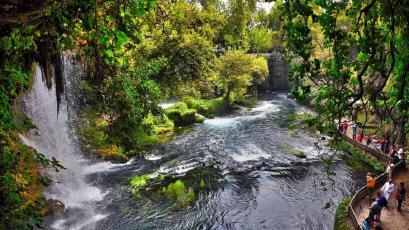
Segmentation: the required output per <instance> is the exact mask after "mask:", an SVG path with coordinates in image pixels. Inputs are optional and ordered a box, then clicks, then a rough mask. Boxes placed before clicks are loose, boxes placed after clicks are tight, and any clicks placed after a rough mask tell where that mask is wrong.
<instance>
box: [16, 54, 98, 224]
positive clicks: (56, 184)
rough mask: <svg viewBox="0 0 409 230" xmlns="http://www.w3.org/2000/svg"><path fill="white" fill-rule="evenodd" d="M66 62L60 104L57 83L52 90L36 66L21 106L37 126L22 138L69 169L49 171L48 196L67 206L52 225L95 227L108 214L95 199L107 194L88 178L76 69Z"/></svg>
mask: <svg viewBox="0 0 409 230" xmlns="http://www.w3.org/2000/svg"><path fill="white" fill-rule="evenodd" d="M63 62H64V63H63V70H64V73H63V74H64V79H65V90H64V92H63V93H62V95H61V97H60V99H59V100H60V104H59V103H57V98H58V97H57V95H56V84H55V82H53V83H52V87H51V89H48V88H47V86H46V84H44V82H43V76H42V71H41V69H40V67H39V65H38V64H37V65H36V68H35V73H34V79H33V81H34V82H33V84H32V88H31V90H30V92H28V93H27V94H26V95H24V96H23V98H22V100H21V103H20V107H21V109H22V111H23V112H25V113H26V115H27V116H28V117H29V118H30V119H31V120H32V122H33V123H34V124H35V125H36V126H37V129H36V130H32V131H31V133H29V134H24V135H20V138H21V140H22V141H23V143H24V144H26V145H29V146H31V147H33V148H35V149H36V150H37V151H39V152H41V153H43V154H44V155H46V156H47V157H48V158H50V159H51V157H55V158H56V159H57V160H58V161H59V162H60V163H61V164H62V165H63V166H64V167H65V168H66V169H63V170H60V172H55V170H52V169H47V170H45V173H46V174H47V175H49V176H50V177H51V178H52V180H53V184H52V185H51V186H50V187H48V188H47V189H46V190H45V196H46V198H48V199H56V200H58V201H61V202H62V203H64V205H65V208H66V211H65V212H64V213H63V214H61V216H60V217H59V218H53V219H57V221H55V222H54V223H51V228H54V229H84V228H85V229H92V228H93V223H95V222H96V221H98V220H99V219H102V218H103V217H104V215H103V214H100V213H97V212H96V210H95V202H96V201H98V200H101V199H102V198H103V193H102V192H101V191H100V189H98V188H97V187H95V186H93V185H92V183H91V182H90V181H87V174H88V173H89V170H88V171H87V167H88V166H89V165H90V164H91V162H90V161H88V160H87V159H85V158H84V156H83V153H82V152H81V148H80V144H79V139H78V137H77V135H76V133H75V128H74V126H75V124H74V121H75V117H76V116H75V104H76V100H75V78H76V77H75V75H76V69H75V66H74V65H73V63H72V61H71V60H70V58H68V55H65V56H64V57H63ZM54 79H55V78H54ZM58 106H59V108H58ZM57 111H58V112H57ZM92 164H93V166H95V164H94V163H92ZM73 213H75V214H73Z"/></svg>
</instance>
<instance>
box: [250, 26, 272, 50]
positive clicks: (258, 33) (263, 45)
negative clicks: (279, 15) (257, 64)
mask: <svg viewBox="0 0 409 230" xmlns="http://www.w3.org/2000/svg"><path fill="white" fill-rule="evenodd" d="M273 35H274V32H273V31H271V30H268V29H267V28H266V27H264V26H260V27H256V28H253V29H252V30H251V31H250V35H249V42H250V50H252V51H254V52H256V53H259V52H267V51H269V50H271V49H272V48H273Z"/></svg>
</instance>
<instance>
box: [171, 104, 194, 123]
mask: <svg viewBox="0 0 409 230" xmlns="http://www.w3.org/2000/svg"><path fill="white" fill-rule="evenodd" d="M166 115H167V116H168V117H169V119H171V120H172V121H173V122H174V123H175V125H177V126H186V125H191V124H193V123H196V122H198V121H197V120H196V110H195V109H189V108H188V107H187V105H186V104H185V103H184V102H179V103H176V104H175V105H172V106H171V107H169V108H167V109H166ZM199 119H200V118H199Z"/></svg>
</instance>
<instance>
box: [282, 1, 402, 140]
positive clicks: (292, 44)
mask: <svg viewBox="0 0 409 230" xmlns="http://www.w3.org/2000/svg"><path fill="white" fill-rule="evenodd" d="M283 10H284V12H285V16H286V19H285V23H286V25H285V29H286V32H287V39H288V46H287V47H288V49H289V50H290V51H291V52H292V54H293V63H294V64H293V65H292V68H291V71H290V77H291V79H292V81H293V83H294V89H293V93H294V95H295V96H297V97H298V98H301V99H302V98H304V99H305V98H307V97H309V96H310V95H314V96H315V104H316V105H317V106H316V108H317V110H318V111H319V114H320V115H321V120H322V121H323V123H324V124H327V125H332V123H333V122H334V120H336V119H338V120H339V119H340V118H341V117H345V116H348V115H349V114H350V113H351V111H353V110H365V111H368V110H367V108H371V110H372V111H373V112H374V113H375V114H377V115H378V117H379V118H380V119H381V120H382V122H386V123H388V122H390V123H392V124H393V128H394V129H396V137H397V140H398V142H399V143H400V144H406V133H407V132H408V105H409V104H408V96H407V95H409V87H408V86H407V85H408V81H409V80H408V75H409V58H408V50H407V49H406V48H407V41H408V40H409V37H408V36H409V28H408V26H409V23H408V22H409V17H408V15H409V14H408V13H409V7H408V5H407V4H405V2H404V1H400V0H388V1H375V0H372V1H352V2H351V1H347V0H345V1H312V0H308V1H285V2H284V3H283ZM313 24H318V25H319V27H320V30H321V31H322V40H323V43H322V44H323V47H324V48H325V49H328V50H329V51H330V53H329V55H328V56H327V57H321V58H316V57H314V56H313V52H314V44H313V42H312V41H313V36H312V35H313V33H312V27H313ZM333 127H334V126H333Z"/></svg>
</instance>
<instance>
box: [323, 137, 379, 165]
mask: <svg viewBox="0 0 409 230" xmlns="http://www.w3.org/2000/svg"><path fill="white" fill-rule="evenodd" d="M330 145H331V146H332V147H333V148H335V149H338V150H341V151H345V152H347V153H348V154H350V155H351V156H352V157H353V159H352V160H354V161H360V162H364V163H365V164H367V165H369V166H371V167H372V168H373V169H374V170H376V171H378V172H384V171H385V165H383V164H382V163H381V162H379V161H378V160H377V159H376V158H375V157H373V156H370V155H369V154H366V153H364V152H362V151H361V150H359V149H357V148H355V147H353V146H352V145H350V144H348V143H346V142H345V141H340V142H337V143H335V142H334V141H332V142H331V143H330ZM350 165H351V166H357V165H356V164H353V163H352V164H351V163H350ZM358 167H359V166H358Z"/></svg>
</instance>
